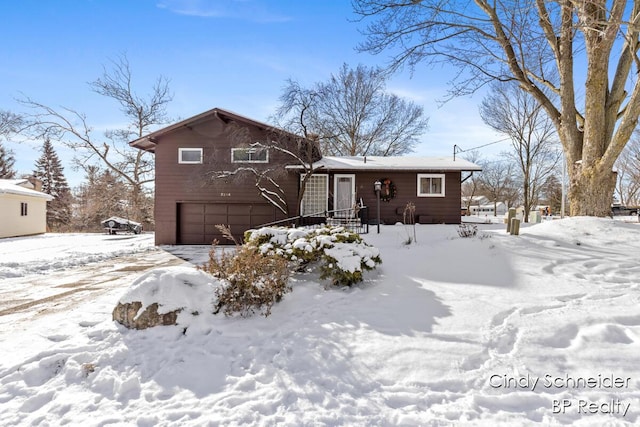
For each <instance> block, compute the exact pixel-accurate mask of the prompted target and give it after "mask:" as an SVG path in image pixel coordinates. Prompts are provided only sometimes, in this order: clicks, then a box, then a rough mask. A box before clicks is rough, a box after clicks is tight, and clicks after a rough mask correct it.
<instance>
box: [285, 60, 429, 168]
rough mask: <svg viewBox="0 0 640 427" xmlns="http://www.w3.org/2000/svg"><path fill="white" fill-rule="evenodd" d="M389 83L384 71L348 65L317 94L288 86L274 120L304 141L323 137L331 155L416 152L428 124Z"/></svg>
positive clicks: (318, 88) (289, 83)
mask: <svg viewBox="0 0 640 427" xmlns="http://www.w3.org/2000/svg"><path fill="white" fill-rule="evenodd" d="M387 77H388V76H387V74H386V73H385V72H384V71H383V70H381V69H380V68H369V67H366V66H364V65H358V66H357V67H356V68H355V69H351V68H349V66H348V65H347V64H343V65H342V67H341V68H340V71H339V72H338V74H336V75H334V74H332V75H331V77H330V78H329V80H328V81H326V82H320V83H316V84H315V85H313V87H312V88H304V87H302V86H301V85H300V84H299V83H298V82H296V81H293V80H288V81H287V86H286V87H285V89H284V92H283V94H282V96H281V97H280V102H281V105H280V107H279V108H278V110H277V113H276V116H275V117H274V120H275V122H276V123H278V124H279V125H280V126H282V127H283V128H285V129H287V130H289V131H291V132H294V133H297V134H300V135H302V136H304V137H307V138H309V137H312V136H317V137H318V138H319V140H320V142H321V145H322V149H323V152H324V153H325V154H328V155H345V156H356V155H360V156H365V155H375V156H393V155H399V154H405V153H408V152H411V151H413V147H414V145H415V144H416V142H417V138H418V136H420V135H421V134H422V133H423V132H424V131H425V130H426V129H427V124H428V120H427V119H424V118H423V117H422V115H423V109H422V107H420V106H418V105H416V104H414V103H413V102H410V101H406V100H403V99H401V98H400V97H398V96H397V95H394V94H390V93H388V92H386V81H387Z"/></svg>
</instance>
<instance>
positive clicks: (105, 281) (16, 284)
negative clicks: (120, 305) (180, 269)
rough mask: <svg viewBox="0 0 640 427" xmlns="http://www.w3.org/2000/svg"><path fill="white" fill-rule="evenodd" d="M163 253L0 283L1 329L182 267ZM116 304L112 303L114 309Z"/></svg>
mask: <svg viewBox="0 0 640 427" xmlns="http://www.w3.org/2000/svg"><path fill="white" fill-rule="evenodd" d="M185 262H186V261H184V260H183V259H180V258H178V257H176V256H174V255H172V254H170V253H168V252H166V251H164V250H161V249H151V250H149V251H146V252H141V253H136V254H132V255H125V256H118V257H115V258H111V259H108V260H106V261H100V262H96V263H91V264H88V265H84V266H80V267H71V268H67V269H64V270H58V271H54V272H48V273H46V274H30V275H27V276H22V277H16V278H3V279H1V280H0V281H1V282H2V283H1V286H0V327H2V329H3V330H4V331H6V330H7V329H6V328H5V327H4V326H5V325H6V326H9V325H11V326H10V329H15V328H16V326H18V324H21V327H28V326H27V324H28V323H29V322H30V321H33V320H35V319H38V318H42V317H43V316H46V315H47V314H51V313H56V312H61V311H68V310H72V309H73V308H74V307H77V306H78V305H80V304H81V303H82V302H83V301H86V300H90V299H92V298H95V297H97V296H98V295H103V294H105V293H108V292H113V293H114V298H116V299H117V295H119V294H121V293H124V291H125V289H126V288H127V287H128V286H129V285H131V283H133V281H134V280H136V279H137V278H138V277H139V276H140V275H142V274H143V273H144V272H145V271H147V270H150V269H153V268H158V267H168V266H175V265H182V264H185ZM115 303H116V301H115V300H114V306H115Z"/></svg>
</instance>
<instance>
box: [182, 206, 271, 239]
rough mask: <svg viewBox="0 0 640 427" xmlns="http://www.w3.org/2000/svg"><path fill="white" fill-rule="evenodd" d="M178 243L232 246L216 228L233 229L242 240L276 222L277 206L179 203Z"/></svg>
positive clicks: (235, 235) (234, 233)
mask: <svg viewBox="0 0 640 427" xmlns="http://www.w3.org/2000/svg"><path fill="white" fill-rule="evenodd" d="M177 214H178V230H177V243H178V244H179V245H210V244H211V243H212V242H213V241H214V240H216V239H217V240H218V241H219V242H220V244H229V243H231V242H229V241H228V240H227V239H226V238H224V237H223V236H222V234H221V233H220V231H219V230H218V229H217V228H216V225H218V224H224V225H228V226H230V227H231V232H232V233H233V235H234V237H235V238H236V240H238V241H241V239H242V237H243V234H244V232H245V231H246V230H249V229H251V228H254V227H257V226H259V225H262V224H265V223H268V222H272V221H275V218H276V211H275V207H274V206H272V205H270V204H268V203H263V204H249V203H226V204H225V203H192V202H183V203H178V206H177Z"/></svg>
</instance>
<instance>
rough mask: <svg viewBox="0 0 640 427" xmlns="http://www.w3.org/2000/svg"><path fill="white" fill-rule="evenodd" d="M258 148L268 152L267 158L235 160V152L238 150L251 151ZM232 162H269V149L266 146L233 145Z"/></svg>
mask: <svg viewBox="0 0 640 427" xmlns="http://www.w3.org/2000/svg"><path fill="white" fill-rule="evenodd" d="M258 150H264V151H265V153H266V159H265V160H235V158H234V153H235V152H236V151H247V152H249V153H251V152H255V151H258ZM231 163H269V149H268V148H266V147H233V148H231Z"/></svg>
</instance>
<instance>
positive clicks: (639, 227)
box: [520, 217, 640, 245]
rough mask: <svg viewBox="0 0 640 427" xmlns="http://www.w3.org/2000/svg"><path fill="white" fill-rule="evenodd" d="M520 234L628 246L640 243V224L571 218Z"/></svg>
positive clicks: (574, 241)
mask: <svg viewBox="0 0 640 427" xmlns="http://www.w3.org/2000/svg"><path fill="white" fill-rule="evenodd" d="M520 234H521V235H526V236H532V237H540V238H553V239H557V240H559V241H564V242H572V243H576V244H581V243H587V244H598V245H602V244H604V245H613V244H622V243H624V244H628V243H629V242H638V241H640V224H636V223H625V222H622V221H616V220H613V219H610V218H594V217H571V218H564V219H560V220H554V221H545V222H542V223H540V224H536V225H533V226H531V227H527V228H523V229H521V230H520Z"/></svg>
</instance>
